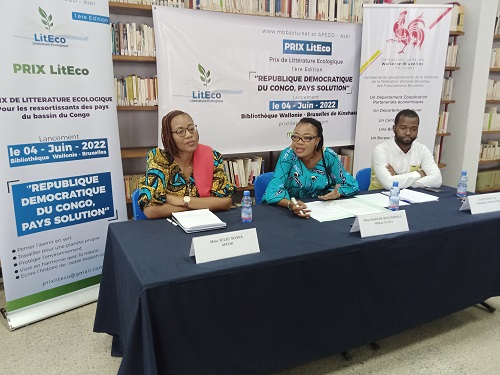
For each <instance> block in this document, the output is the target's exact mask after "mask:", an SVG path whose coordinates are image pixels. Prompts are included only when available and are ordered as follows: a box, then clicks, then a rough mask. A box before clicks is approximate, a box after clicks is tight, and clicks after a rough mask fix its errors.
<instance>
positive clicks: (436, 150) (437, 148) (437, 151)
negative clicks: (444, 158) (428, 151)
mask: <svg viewBox="0 0 500 375" xmlns="http://www.w3.org/2000/svg"><path fill="white" fill-rule="evenodd" d="M440 153H441V145H440V144H439V143H436V144H435V145H434V160H435V161H436V163H439V154H440Z"/></svg>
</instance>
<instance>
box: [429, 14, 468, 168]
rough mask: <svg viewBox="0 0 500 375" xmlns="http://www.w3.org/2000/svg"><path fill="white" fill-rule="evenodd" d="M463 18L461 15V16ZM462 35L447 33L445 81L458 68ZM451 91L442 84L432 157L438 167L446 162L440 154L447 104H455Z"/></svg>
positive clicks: (445, 123)
mask: <svg viewBox="0 0 500 375" xmlns="http://www.w3.org/2000/svg"><path fill="white" fill-rule="evenodd" d="M462 19H463V17H462ZM462 35H464V32H463V31H450V34H449V42H448V51H447V54H446V63H445V69H444V75H445V77H444V78H445V82H443V83H446V80H447V79H448V80H453V75H454V73H455V72H458V71H459V70H460V67H458V66H457V65H456V63H457V52H458V44H457V39H458V37H459V36H462ZM451 87H453V84H451ZM452 95H453V94H452V91H451V89H450V92H449V95H448V93H447V92H446V91H445V89H444V85H443V94H442V99H441V110H440V115H439V120H438V126H437V131H436V142H435V145H434V158H435V159H436V163H437V164H438V167H439V168H445V167H446V164H445V163H443V162H442V161H441V156H442V151H443V145H444V140H445V137H448V136H450V135H451V133H450V132H448V118H449V111H448V105H450V104H455V100H454V99H452V98H451V96H452Z"/></svg>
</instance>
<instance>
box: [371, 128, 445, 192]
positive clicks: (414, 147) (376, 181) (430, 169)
mask: <svg viewBox="0 0 500 375" xmlns="http://www.w3.org/2000/svg"><path fill="white" fill-rule="evenodd" d="M387 164H390V165H391V166H392V168H394V170H395V171H396V175H395V176H392V175H391V173H390V172H389V171H388V170H387ZM419 170H423V171H424V172H425V176H424V177H422V176H420V173H419V172H418V171H419ZM394 181H398V182H399V188H400V189H404V188H407V187H409V186H411V187H433V188H437V187H440V186H441V183H442V178H441V171H440V170H439V167H438V166H437V164H436V162H435V161H434V157H433V156H432V154H431V152H430V151H429V149H428V148H427V147H426V146H424V145H423V144H421V143H419V142H418V141H416V140H415V141H413V143H412V144H411V147H410V149H409V150H408V152H407V153H406V154H405V153H404V152H403V151H401V149H400V148H399V146H398V145H397V144H396V142H395V141H394V138H392V139H389V140H387V141H385V142H383V143H381V144H379V145H377V146H376V147H375V148H374V149H373V153H372V174H371V179H370V188H369V189H370V190H373V189H382V188H384V189H390V188H391V187H392V183H393V182H394Z"/></svg>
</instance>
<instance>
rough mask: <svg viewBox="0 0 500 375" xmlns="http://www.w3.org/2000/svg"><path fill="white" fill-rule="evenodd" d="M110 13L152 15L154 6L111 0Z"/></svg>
mask: <svg viewBox="0 0 500 375" xmlns="http://www.w3.org/2000/svg"><path fill="white" fill-rule="evenodd" d="M109 13H113V14H126V15H132V16H144V17H151V16H152V15H153V7H152V6H151V5H142V4H129V3H119V2H116V1H110V2H109Z"/></svg>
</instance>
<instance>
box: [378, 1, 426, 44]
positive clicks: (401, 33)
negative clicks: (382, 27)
mask: <svg viewBox="0 0 500 375" xmlns="http://www.w3.org/2000/svg"><path fill="white" fill-rule="evenodd" d="M407 14H408V12H407V11H406V10H403V11H402V12H401V13H400V14H399V18H398V20H397V21H396V23H395V24H394V26H393V27H392V31H393V32H394V36H395V37H396V39H388V40H387V42H398V43H402V44H403V49H402V50H401V51H399V52H398V53H404V51H405V48H406V46H408V45H412V46H414V47H418V48H420V47H421V46H422V44H423V43H424V38H425V33H424V30H423V28H424V27H425V22H424V20H423V19H422V16H423V13H422V14H421V15H420V16H418V17H417V18H415V19H414V20H413V21H411V22H410V23H409V24H408V27H405V23H406V15H407Z"/></svg>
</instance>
